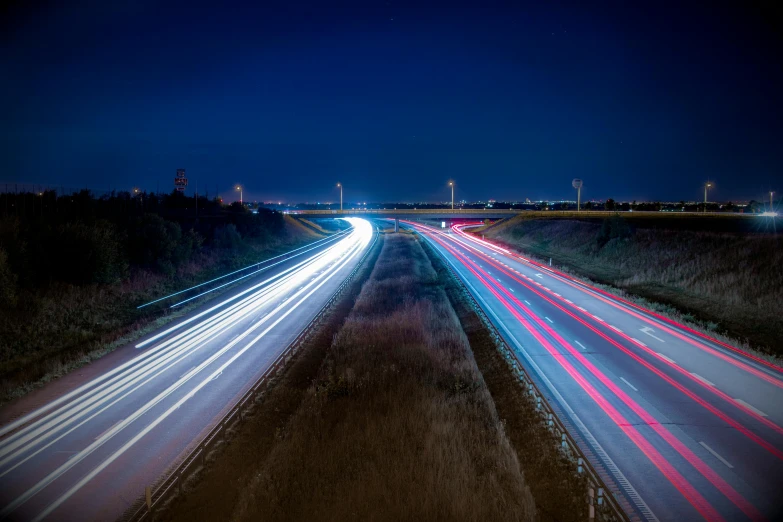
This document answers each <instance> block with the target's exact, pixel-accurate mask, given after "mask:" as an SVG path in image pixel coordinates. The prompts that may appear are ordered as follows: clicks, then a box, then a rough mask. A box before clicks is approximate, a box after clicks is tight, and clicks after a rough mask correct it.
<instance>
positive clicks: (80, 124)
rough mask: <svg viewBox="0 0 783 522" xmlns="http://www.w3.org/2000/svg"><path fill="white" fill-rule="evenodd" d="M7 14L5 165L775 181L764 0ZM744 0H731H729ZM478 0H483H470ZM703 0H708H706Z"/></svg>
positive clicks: (388, 195)
mask: <svg viewBox="0 0 783 522" xmlns="http://www.w3.org/2000/svg"><path fill="white" fill-rule="evenodd" d="M108 4H109V2H100V3H95V4H89V3H80V4H79V5H80V6H81V7H79V8H73V7H72V8H63V7H58V6H57V5H55V4H52V5H38V6H37V7H34V6H32V5H30V4H28V5H24V6H23V5H20V6H18V7H16V8H12V9H11V10H10V11H8V10H7V8H4V9H6V11H4V12H3V13H2V14H0V19H2V22H0V46H1V48H2V55H1V56H0V77H2V81H0V95H1V96H2V108H1V109H0V183H4V182H33V183H48V184H57V185H60V184H63V185H65V186H87V187H90V188H92V189H94V190H96V191H100V190H107V189H110V188H114V189H118V190H127V189H129V188H131V187H133V186H140V187H142V188H145V189H147V190H155V189H156V187H157V186H158V185H159V186H160V188H161V190H164V189H165V190H166V191H169V190H171V189H172V188H173V184H172V179H173V176H174V174H175V169H176V168H178V167H185V168H186V169H187V172H188V177H189V178H190V180H191V187H190V188H193V183H194V182H195V181H196V180H198V183H199V188H200V190H201V192H202V193H203V191H204V189H208V190H209V192H210V195H213V194H214V191H215V187H216V186H217V187H218V188H219V190H220V191H221V193H223V194H224V195H225V194H228V193H229V192H230V189H231V186H232V184H234V183H237V182H241V183H242V184H244V185H245V186H246V187H247V188H246V194H245V199H251V198H254V199H256V198H257V199H262V200H267V201H270V200H283V201H287V202H298V201H330V200H331V201H334V200H336V199H337V198H338V197H339V192H338V189H336V188H335V184H336V182H338V181H341V182H343V183H344V185H345V187H346V189H345V190H346V192H345V197H346V201H365V200H366V201H419V200H428V201H436V200H438V201H445V200H448V199H449V198H450V192H449V188H448V186H447V182H448V180H449V179H451V178H453V179H454V180H455V181H456V186H457V193H456V194H457V199H463V198H464V199H467V200H483V199H489V198H493V199H498V200H518V199H524V198H526V197H527V198H530V199H533V200H536V199H559V198H565V197H568V198H573V197H574V194H573V192H574V191H573V189H571V179H572V178H574V177H579V178H582V179H584V187H585V188H584V189H583V198H584V199H589V198H597V199H603V198H606V197H612V198H615V199H637V200H648V199H663V200H676V201H679V200H680V199H686V200H688V199H699V198H701V197H702V195H703V192H702V191H703V188H702V187H703V184H704V181H705V180H707V179H710V180H713V181H714V182H715V184H716V188H715V190H714V191H713V192H712V193H711V199H717V200H732V199H733V200H735V201H736V200H741V199H749V198H756V199H759V198H762V197H764V194H767V193H768V191H769V190H771V189H775V190H783V183H782V181H783V106H782V103H781V93H783V68H782V67H781V49H783V37H782V36H781V35H782V34H783V30H781V28H782V25H781V19H780V18H776V17H775V15H774V11H773V10H772V9H771V8H766V7H758V6H757V7H754V8H748V7H745V8H743V9H744V10H739V9H740V8H739V7H736V6H735V7H734V8H726V9H723V8H714V7H710V8H702V7H698V6H693V7H689V8H675V7H663V6H661V5H660V4H658V3H655V4H652V3H651V4H650V6H648V7H646V8H644V9H641V8H639V7H638V5H635V6H633V7H632V6H631V5H632V4H637V3H636V2H630V3H628V5H626V6H621V5H620V4H617V5H614V4H602V7H600V8H595V7H593V8H590V9H587V8H585V7H579V4H573V5H568V4H560V3H552V2H536V3H531V4H524V3H518V4H514V6H508V5H503V6H502V7H501V6H500V5H499V4H497V5H498V6H497V7H493V8H489V7H473V8H454V7H452V8H448V9H445V8H434V7H433V8H422V7H418V8H412V7H406V6H404V5H400V4H398V3H396V2H377V3H376V2H363V3H361V4H358V5H359V7H357V6H349V5H347V4H342V7H337V8H335V7H324V6H321V7H313V5H315V4H304V3H297V2H281V3H279V4H271V3H264V5H265V7H263V8H262V7H254V8H251V7H243V6H242V5H240V4H234V5H233V6H232V7H227V6H229V5H231V4H228V3H223V4H222V5H223V6H224V7H222V8H221V9H217V8H212V9H206V8H204V9H201V8H193V7H185V4H182V5H181V6H176V5H173V4H172V5H170V6H168V7H161V6H162V5H163V4H162V3H161V2H127V3H123V4H122V6H121V7H118V6H113V7H112V6H109V5H108ZM737 4H739V3H737ZM484 5H489V4H484ZM704 5H708V4H706V3H705V4H704Z"/></svg>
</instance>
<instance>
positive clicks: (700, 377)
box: [691, 372, 715, 386]
mask: <svg viewBox="0 0 783 522" xmlns="http://www.w3.org/2000/svg"><path fill="white" fill-rule="evenodd" d="M691 375H693V376H694V377H696V378H697V379H699V380H700V381H701V382H703V383H704V384H709V385H710V386H715V384H713V383H711V382H710V381H708V380H707V379H705V378H704V377H702V376H701V375H699V374H698V373H692V372H691Z"/></svg>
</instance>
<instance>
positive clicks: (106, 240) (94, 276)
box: [49, 221, 128, 283]
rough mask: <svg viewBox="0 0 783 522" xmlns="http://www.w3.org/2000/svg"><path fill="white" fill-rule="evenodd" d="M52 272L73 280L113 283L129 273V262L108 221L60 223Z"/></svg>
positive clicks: (64, 278)
mask: <svg viewBox="0 0 783 522" xmlns="http://www.w3.org/2000/svg"><path fill="white" fill-rule="evenodd" d="M53 245H54V248H53V249H52V252H50V254H49V255H50V256H53V257H52V258H51V259H50V260H49V262H50V263H51V266H52V272H53V273H54V274H56V276H57V278H58V279H60V280H61V281H68V282H72V283H113V282H115V281H118V280H119V279H121V278H122V277H124V276H125V275H126V274H127V270H128V263H127V261H126V260H125V256H124V254H123V251H122V243H121V241H120V238H119V237H118V233H117V231H116V229H115V228H114V226H113V225H112V224H111V223H109V222H108V221H97V222H96V223H94V224H91V225H87V224H85V223H82V222H75V223H68V224H66V225H61V226H60V227H58V228H57V230H56V232H55V239H54V241H53Z"/></svg>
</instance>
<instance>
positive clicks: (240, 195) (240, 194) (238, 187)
mask: <svg viewBox="0 0 783 522" xmlns="http://www.w3.org/2000/svg"><path fill="white" fill-rule="evenodd" d="M237 190H238V191H239V204H240V205H242V204H243V203H242V191H243V189H242V185H237Z"/></svg>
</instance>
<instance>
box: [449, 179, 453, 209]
mask: <svg viewBox="0 0 783 522" xmlns="http://www.w3.org/2000/svg"><path fill="white" fill-rule="evenodd" d="M449 187H451V210H454V182H453V181H449Z"/></svg>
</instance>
